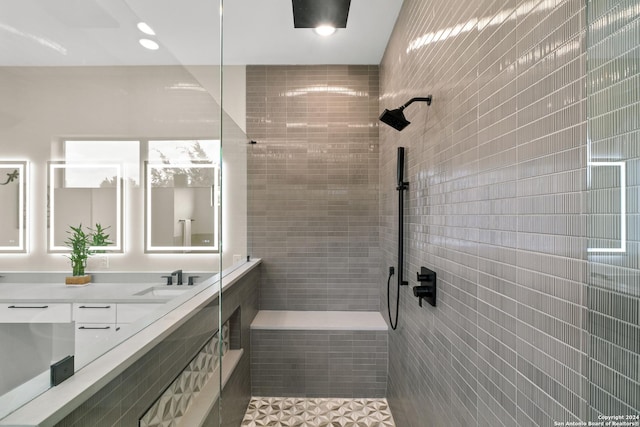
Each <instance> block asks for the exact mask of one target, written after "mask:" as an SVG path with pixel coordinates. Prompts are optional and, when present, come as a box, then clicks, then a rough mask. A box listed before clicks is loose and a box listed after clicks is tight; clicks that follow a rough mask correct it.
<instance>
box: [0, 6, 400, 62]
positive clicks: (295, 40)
mask: <svg viewBox="0 0 640 427" xmlns="http://www.w3.org/2000/svg"><path fill="white" fill-rule="evenodd" d="M218 1H219V0H2V2H1V3H0V65H4V66H7V65H23V66H75V65H165V64H176V65H177V64H189V65H198V64H219V63H220V43H219V39H220V19H219V18H220V15H219V10H220V9H219V3H218ZM319 1H321V0H319ZM401 6H402V0H351V9H350V12H349V18H348V21H347V28H346V29H339V30H338V31H337V32H336V33H335V34H334V35H333V36H330V37H321V36H318V35H316V34H315V33H313V31H312V30H310V29H304V28H301V29H296V28H294V27H293V14H292V4H291V0H225V1H224V12H223V19H222V27H223V29H224V31H223V50H222V51H223V63H224V64H229V65H244V64H379V63H380V61H381V59H382V55H383V53H384V50H385V47H386V45H387V41H388V39H389V36H390V34H391V31H392V30H393V26H394V23H395V20H396V18H397V16H398V12H399V10H400V7H401ZM139 21H144V22H146V23H147V24H149V25H150V26H151V28H153V29H154V31H155V33H156V35H155V36H151V37H148V36H147V37H148V38H151V39H153V40H155V41H157V42H158V43H159V44H160V49H158V50H156V51H151V50H147V49H145V48H143V47H142V46H140V44H139V43H138V39H140V38H141V37H143V36H144V35H143V34H142V33H141V32H140V31H139V30H138V29H137V27H136V24H137V23H138V22H139Z"/></svg>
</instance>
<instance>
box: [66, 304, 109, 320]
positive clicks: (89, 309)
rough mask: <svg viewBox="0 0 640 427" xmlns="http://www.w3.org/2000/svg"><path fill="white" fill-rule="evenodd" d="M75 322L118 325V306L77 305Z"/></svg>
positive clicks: (74, 315) (74, 307)
mask: <svg viewBox="0 0 640 427" xmlns="http://www.w3.org/2000/svg"><path fill="white" fill-rule="evenodd" d="M73 320H75V321H76V323H116V305H115V304H109V303H105V304H100V303H98V304H93V303H92V304H88V303H75V304H73Z"/></svg>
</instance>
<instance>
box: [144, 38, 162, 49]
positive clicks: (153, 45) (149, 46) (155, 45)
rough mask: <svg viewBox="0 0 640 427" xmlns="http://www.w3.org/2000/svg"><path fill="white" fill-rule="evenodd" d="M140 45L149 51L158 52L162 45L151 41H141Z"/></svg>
mask: <svg viewBox="0 0 640 427" xmlns="http://www.w3.org/2000/svg"><path fill="white" fill-rule="evenodd" d="M140 44H141V45H142V46H143V47H146V48H147V49H149V50H158V49H159V48H160V45H159V44H158V43H156V42H154V41H153V40H149V39H140Z"/></svg>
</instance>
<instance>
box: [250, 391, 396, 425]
mask: <svg viewBox="0 0 640 427" xmlns="http://www.w3.org/2000/svg"><path fill="white" fill-rule="evenodd" d="M241 426H242V427H259V426H273V427H279V426H282V427H284V426H287V427H297V426H299V427H395V423H394V421H393V416H392V415H391V410H390V409H389V405H388V404H387V401H386V399H304V398H297V397H254V398H252V399H251V402H250V403H249V407H248V408H247V413H246V414H245V417H244V419H243V420H242V425H241Z"/></svg>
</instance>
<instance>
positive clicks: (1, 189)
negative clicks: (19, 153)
mask: <svg viewBox="0 0 640 427" xmlns="http://www.w3.org/2000/svg"><path fill="white" fill-rule="evenodd" d="M27 177H28V173H27V162H26V161H4V160H3V161H0V200H1V201H2V203H1V204H0V218H2V221H0V252H26V251H27V247H26V246H27V244H26V242H27V197H26V192H27Z"/></svg>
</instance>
